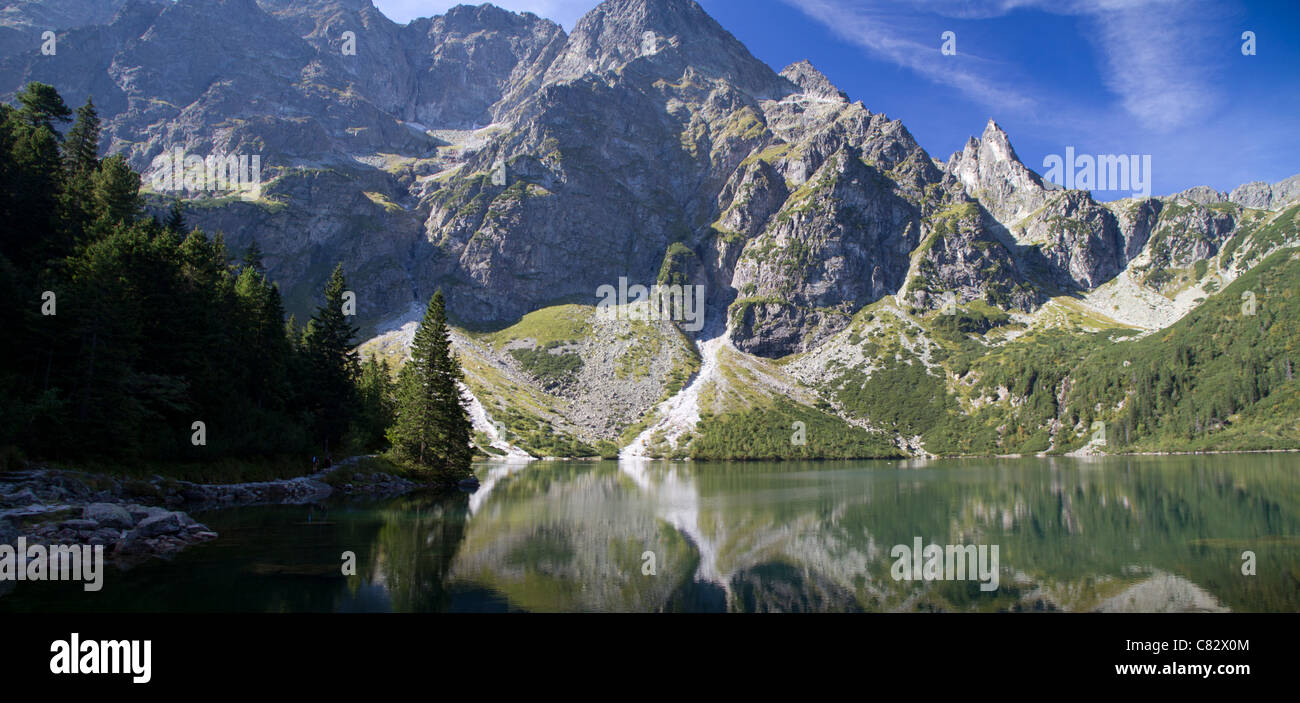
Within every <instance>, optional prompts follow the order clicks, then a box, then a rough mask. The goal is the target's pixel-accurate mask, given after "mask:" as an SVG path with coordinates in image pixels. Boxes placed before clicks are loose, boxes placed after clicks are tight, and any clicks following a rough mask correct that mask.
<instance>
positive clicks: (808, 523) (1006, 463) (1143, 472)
mask: <svg viewBox="0 0 1300 703" xmlns="http://www.w3.org/2000/svg"><path fill="white" fill-rule="evenodd" d="M477 473H478V475H479V478H480V479H481V480H482V487H481V488H480V489H479V490H478V491H477V492H476V493H474V494H463V493H460V494H456V495H453V496H440V497H435V496H427V495H414V496H406V497H402V498H396V499H388V500H378V501H377V500H365V499H349V498H336V499H331V500H330V501H329V502H327V503H325V504H322V505H313V506H273V507H250V508H239V509H232V510H225V511H219V512H212V513H205V514H197V515H195V517H196V518H197V519H198V520H200V521H201V522H204V523H206V524H208V525H209V526H211V527H212V528H214V529H215V530H216V531H217V532H219V533H220V535H221V536H220V538H219V539H217V540H215V541H213V542H210V543H207V544H204V545H201V546H198V547H194V548H191V549H190V550H188V551H186V552H184V553H182V554H180V555H179V556H177V557H176V558H175V559H174V560H173V561H171V562H163V561H155V562H152V563H151V564H149V565H146V566H143V567H137V568H135V569H133V570H131V571H127V572H122V571H118V570H116V569H112V568H110V570H109V571H108V573H107V575H106V577H105V585H104V589H103V591H101V592H99V593H95V594H90V593H83V592H82V591H81V589H80V586H79V585H77V586H72V585H70V584H49V583H39V584H36V583H21V584H17V588H16V590H14V591H13V592H12V593H10V594H9V595H8V596H5V597H3V598H0V612H3V611H26V610H59V611H66V610H78V611H165V612H173V611H181V612H186V611H201V612H209V611H240V612H297V611H311V612H319V611H325V612H329V611H335V612H356V611H401V612H428V611H489V612H501V611H634V612H642V611H705V612H716V611H732V612H750V611H783V612H795V611H882V610H884V611H899V610H901V611H967V610H1030V611H1032V610H1071V611H1092V610H1101V611H1142V612H1149V611H1205V612H1214V611H1268V612H1278V611H1281V612H1297V611H1300V455H1297V454H1250V455H1216V456H1180V457H1117V458H1101V459H1068V458H1052V459H1047V458H1026V459H978V460H939V461H904V462H897V461H890V462H886V461H875V462H838V463H789V462H786V463H746V464H690V463H676V464H670V463H664V462H650V463H629V462H622V463H619V462H600V463H591V462H533V463H529V464H506V463H485V464H480V465H478V470H477ZM917 537H920V538H921V539H922V540H923V542H924V543H925V544H931V543H935V544H940V545H947V544H961V545H981V544H982V545H997V546H998V553H999V586H998V588H997V590H996V591H993V592H983V591H981V590H980V588H979V582H978V581H930V582H924V581H899V580H895V578H894V577H893V576H892V575H891V571H892V569H891V567H893V566H894V563H895V561H896V560H895V559H894V558H893V557H891V556H890V551H891V548H892V547H893V546H894V545H898V544H906V545H908V546H911V545H913V543H914V540H915V538H917ZM1248 551H1249V552H1253V553H1254V570H1255V575H1253V576H1251V575H1243V573H1242V566H1243V563H1244V562H1243V556H1242V555H1243V552H1248ZM344 552H353V553H355V555H356V572H357V575H356V576H351V577H345V576H343V574H342V569H341V566H342V563H343V562H342V559H341V557H342V554H343V553H344ZM647 553H650V554H647ZM651 555H652V556H651ZM647 571H653V572H654V573H653V574H647V573H645V572H647Z"/></svg>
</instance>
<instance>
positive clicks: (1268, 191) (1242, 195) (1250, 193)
mask: <svg viewBox="0 0 1300 703" xmlns="http://www.w3.org/2000/svg"><path fill="white" fill-rule="evenodd" d="M1228 200H1230V201H1232V202H1234V203H1236V204H1238V205H1241V206H1242V207H1252V208H1259V209H1261V210H1278V209H1280V208H1282V207H1283V206H1285V205H1289V204H1291V203H1294V202H1296V201H1297V200H1300V174H1296V175H1294V176H1291V177H1290V178H1288V179H1286V180H1283V181H1278V182H1277V183H1274V184H1272V185H1270V184H1268V183H1265V182H1264V181H1255V182H1252V183H1246V184H1244V185H1240V186H1237V187H1236V188H1234V189H1233V191H1232V194H1231V195H1229V196H1228Z"/></svg>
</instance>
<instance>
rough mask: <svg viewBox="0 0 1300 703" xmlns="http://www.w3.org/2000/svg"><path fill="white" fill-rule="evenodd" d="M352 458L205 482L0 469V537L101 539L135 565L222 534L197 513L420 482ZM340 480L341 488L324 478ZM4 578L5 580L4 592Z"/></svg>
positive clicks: (407, 487)
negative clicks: (293, 473) (282, 474)
mask: <svg viewBox="0 0 1300 703" xmlns="http://www.w3.org/2000/svg"><path fill="white" fill-rule="evenodd" d="M349 463H351V462H350V461H344V462H340V463H339V465H337V466H335V467H334V468H332V469H330V470H327V471H322V472H319V473H316V474H313V475H311V476H303V477H300V478H293V479H283V480H275V481H261V482H253V483H234V484H199V483H191V482H189V481H178V480H175V479H168V478H164V477H162V476H154V477H153V478H151V479H149V480H141V479H124V478H119V477H114V476H106V475H101V474H92V473H86V472H80V471H68V470H62V469H49V468H36V469H26V470H21V471H10V472H6V473H0V544H9V545H14V544H17V540H18V538H20V537H25V538H26V542H27V544H29V545H30V544H43V545H47V546H48V545H56V544H57V545H103V546H104V547H105V550H104V551H105V559H106V561H109V562H111V563H113V564H115V565H117V566H118V567H120V568H131V567H132V566H135V565H137V564H140V563H142V562H145V561H148V560H149V559H152V558H156V557H162V558H167V557H170V556H171V555H174V554H176V553H177V552H180V551H182V550H184V549H186V548H188V547H190V546H193V545H195V544H200V543H203V542H207V541H209V540H213V539H216V538H217V537H218V534H217V533H216V532H215V531H214V530H212V529H210V528H209V527H207V526H206V525H204V524H202V523H200V522H198V521H197V520H195V519H194V518H192V517H190V513H191V512H201V511H204V510H215V509H221V508H232V507H238V506H248V505H304V504H307V503H315V502H319V501H322V500H324V499H326V498H328V497H329V496H331V495H333V494H334V493H335V492H339V493H343V494H355V495H368V496H377V497H388V496H396V495H401V494H404V493H409V492H411V491H414V490H417V489H419V488H421V487H422V485H421V484H418V483H415V482H413V481H409V480H407V479H404V478H401V477H398V476H392V475H390V474H384V473H378V472H376V473H361V472H351V473H349V471H348V469H347V465H348V464H349ZM327 477H330V478H332V479H334V482H335V483H336V484H337V488H336V487H335V486H333V485H331V484H330V483H328V482H327V481H326V479H327ZM4 585H5V584H0V595H3V593H4V591H5V589H4V588H3V586H4Z"/></svg>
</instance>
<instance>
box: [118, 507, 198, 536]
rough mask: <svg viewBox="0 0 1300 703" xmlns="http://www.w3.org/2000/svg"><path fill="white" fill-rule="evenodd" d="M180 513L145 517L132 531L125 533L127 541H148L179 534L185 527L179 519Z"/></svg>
mask: <svg viewBox="0 0 1300 703" xmlns="http://www.w3.org/2000/svg"><path fill="white" fill-rule="evenodd" d="M181 515H182V514H181V513H165V514H162V515H155V516H153V517H147V518H145V519H143V520H141V521H140V523H139V524H137V525H136V526H135V529H134V530H131V531H130V532H129V533H127V539H128V540H132V541H134V540H137V539H148V538H150V537H157V536H159V535H170V534H174V533H176V532H180V531H181V530H182V529H184V527H185V522H184V520H183V519H182V518H181Z"/></svg>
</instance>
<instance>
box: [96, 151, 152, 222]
mask: <svg viewBox="0 0 1300 703" xmlns="http://www.w3.org/2000/svg"><path fill="white" fill-rule="evenodd" d="M90 180H91V187H92V189H93V190H92V193H93V197H94V200H95V207H96V209H98V210H99V212H100V213H101V214H100V216H101V217H103V218H106V219H107V220H108V222H110V223H118V222H127V223H130V222H133V221H134V220H135V218H137V217H139V215H140V212H141V210H142V209H143V205H144V204H143V201H142V200H141V199H140V174H138V173H136V172H135V171H132V170H131V167H130V166H128V165H127V163H126V159H124V158H122V156H121V155H120V154H119V155H115V156H110V157H108V158H107V159H104V161H103V162H102V163H101V164H100V165H99V170H98V171H96V172H95V174H94V175H93V176H91V179H90Z"/></svg>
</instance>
